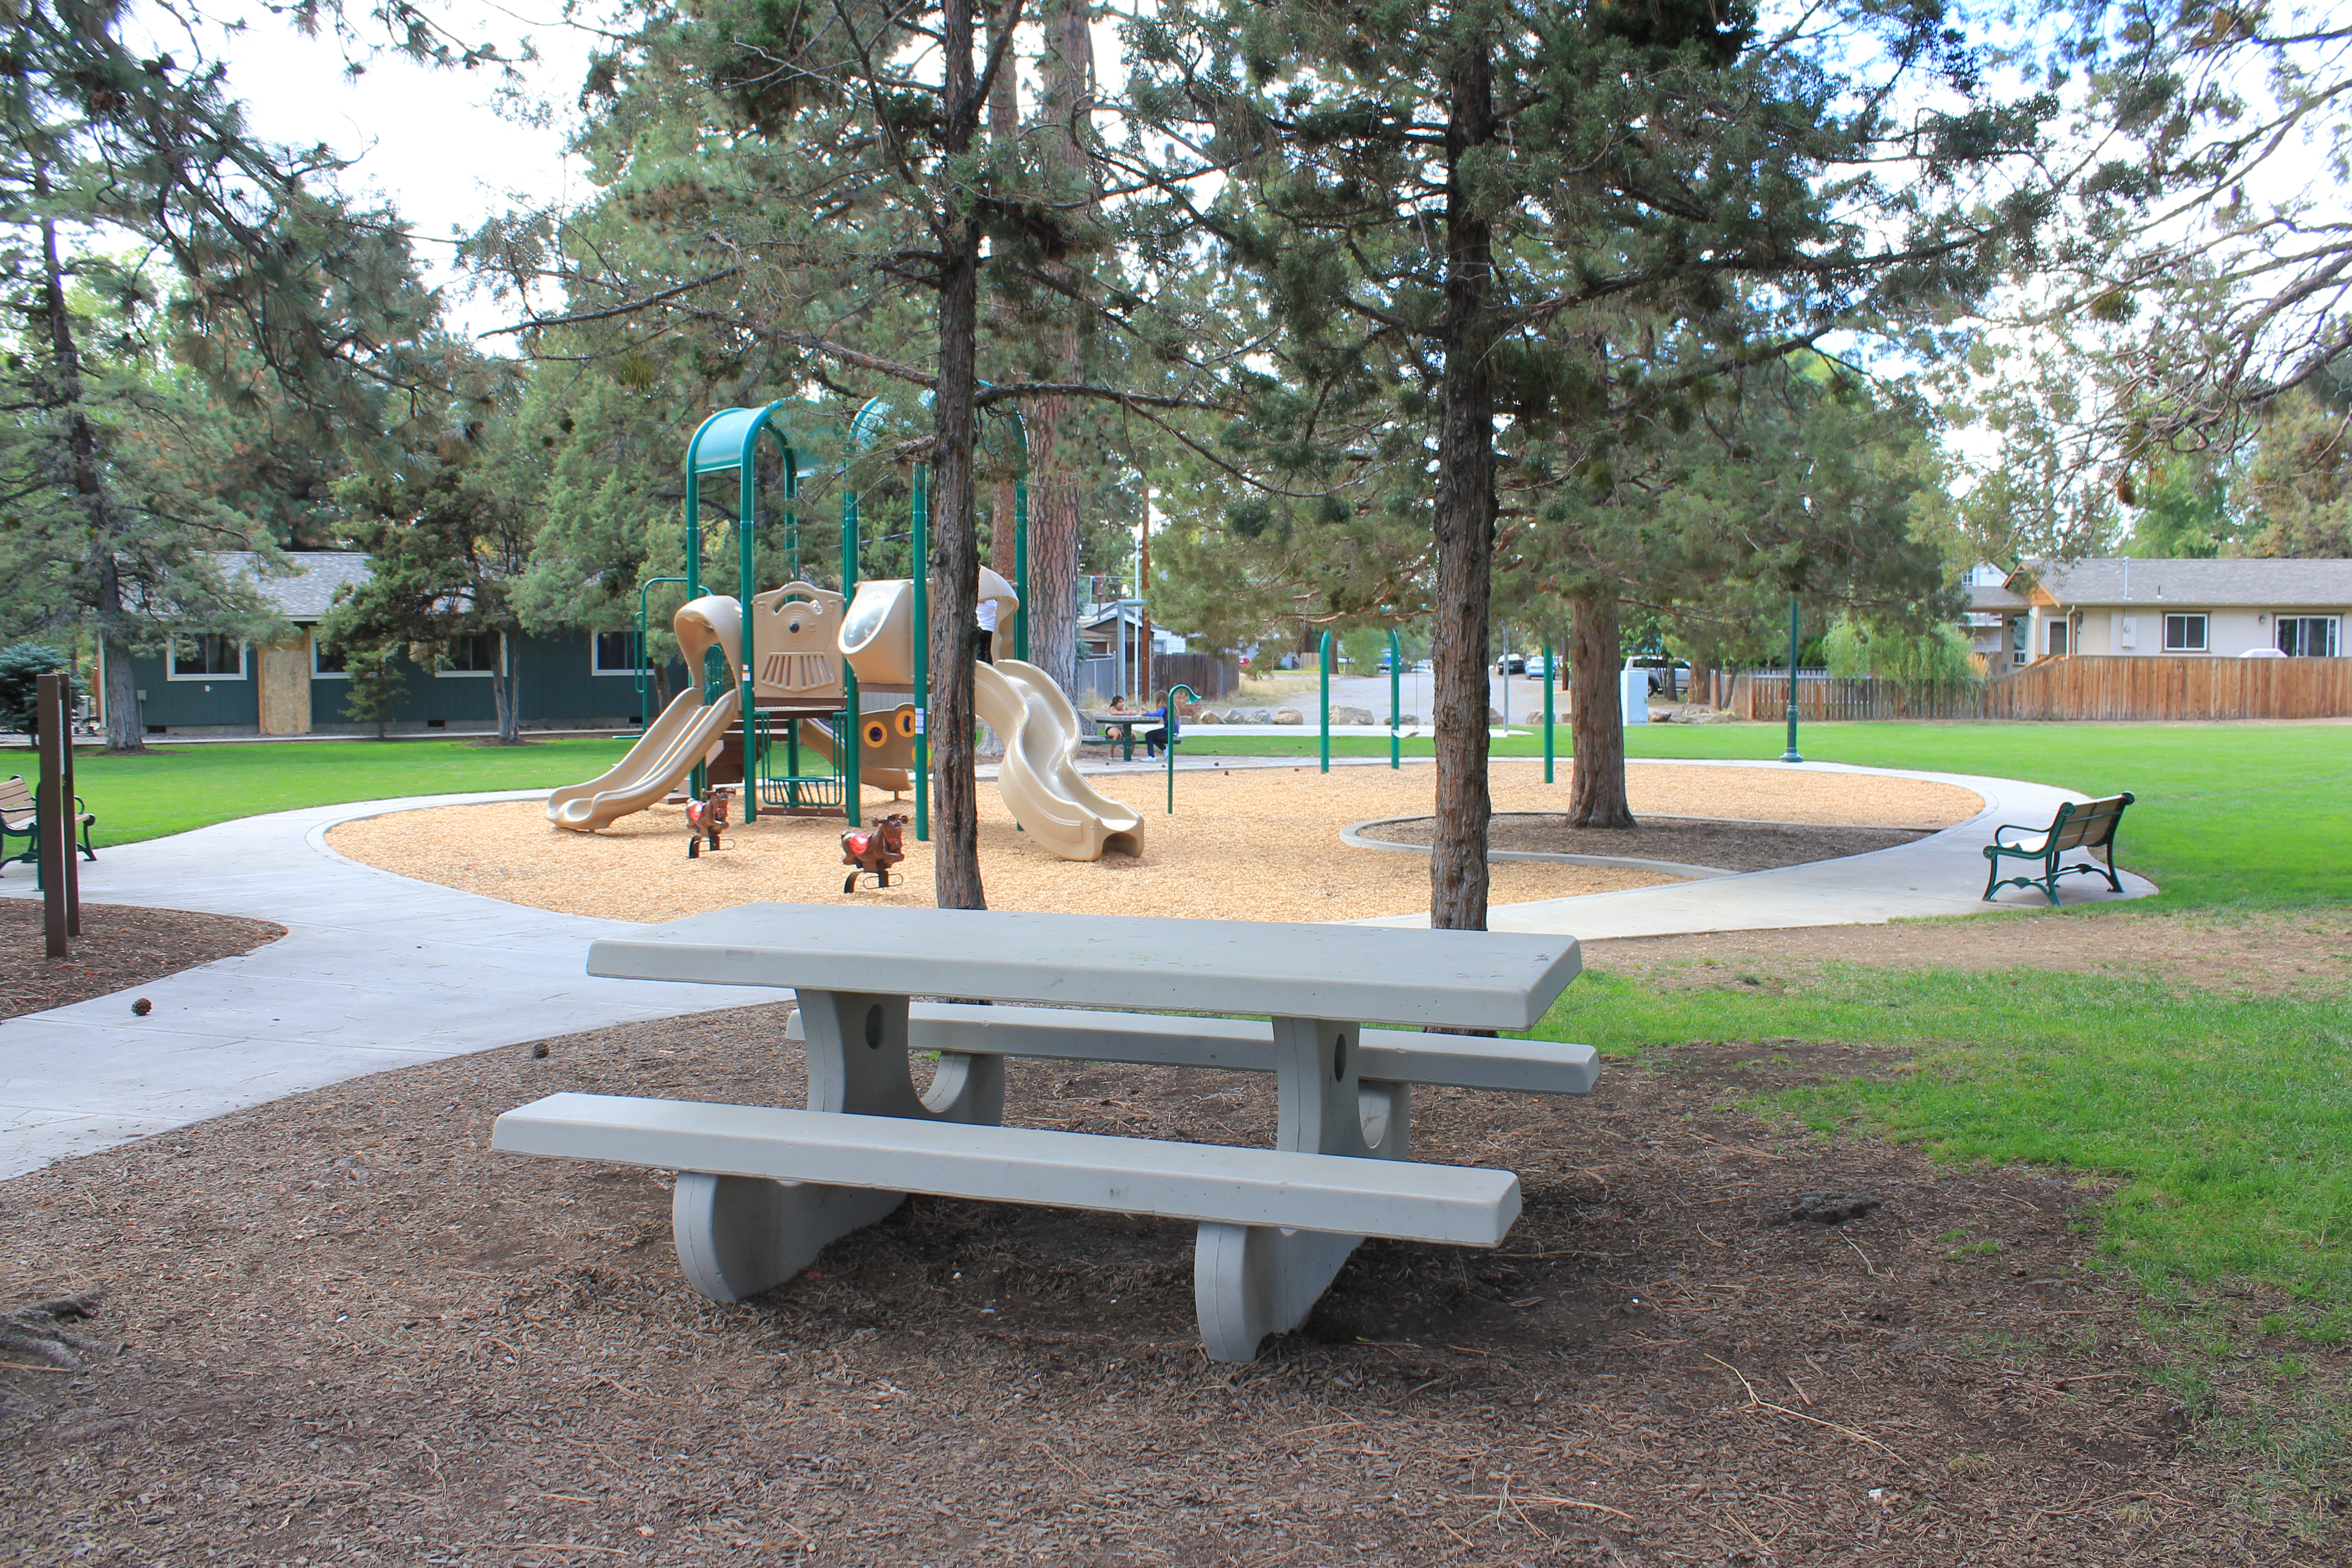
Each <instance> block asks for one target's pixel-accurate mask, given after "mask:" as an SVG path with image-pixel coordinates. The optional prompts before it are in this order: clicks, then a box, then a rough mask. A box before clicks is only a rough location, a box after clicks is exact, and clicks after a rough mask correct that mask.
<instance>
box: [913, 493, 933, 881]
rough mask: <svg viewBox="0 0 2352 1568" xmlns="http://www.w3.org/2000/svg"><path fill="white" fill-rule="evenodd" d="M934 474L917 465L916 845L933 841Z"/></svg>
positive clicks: (915, 632) (915, 574) (915, 571)
mask: <svg viewBox="0 0 2352 1568" xmlns="http://www.w3.org/2000/svg"><path fill="white" fill-rule="evenodd" d="M930 489H931V470H930V466H929V464H926V463H917V464H916V465H915V529H914V532H915V565H914V584H913V587H914V595H915V631H914V636H915V842H916V843H918V844H928V843H929V842H930V837H931V741H930V735H929V723H930V706H931V595H930V577H931V562H930V553H931V542H930V535H931V495H930Z"/></svg>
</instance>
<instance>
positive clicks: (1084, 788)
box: [971, 658, 1143, 860]
mask: <svg viewBox="0 0 2352 1568" xmlns="http://www.w3.org/2000/svg"><path fill="white" fill-rule="evenodd" d="M971 673H972V696H973V699H974V704H973V705H974V706H975V707H977V708H978V709H979V710H980V717H981V721H982V723H984V724H986V725H987V726H988V727H989V728H990V729H992V730H993V731H996V732H997V733H998V734H999V735H1001V736H1003V739H1004V761H1003V763H1002V764H1000V765H999V767H998V768H997V771H996V787H997V791H998V793H1000V794H1001V795H1003V796H1004V805H1005V806H1006V808H1007V809H1008V810H1010V811H1011V812H1012V813H1013V820H1014V821H1015V822H1018V823H1019V824H1020V825H1021V826H1022V829H1023V831H1024V832H1025V833H1027V834H1028V836H1029V837H1030V839H1031V840H1032V841H1033V842H1034V843H1036V844H1038V845H1041V846H1043V847H1045V848H1047V849H1050V850H1052V851H1053V852H1054V853H1055V854H1056V855H1059V856H1060V857H1061V858H1063V859H1065V860H1099V859H1101V858H1102V854H1103V851H1104V850H1105V849H1118V850H1122V851H1124V852H1125V853H1127V854H1129V855H1140V854H1142V853H1143V818H1142V817H1141V816H1138V815H1137V814H1136V813H1135V811H1134V810H1132V809H1131V808H1130V807H1129V806H1128V805H1125V804H1124V803H1122V802H1119V801H1116V800H1113V799H1111V798H1110V796H1108V795H1104V794H1102V793H1101V792H1100V791H1098V790H1097V789H1096V788H1095V787H1094V786H1093V785H1092V784H1088V783H1087V781H1086V780H1085V779H1084V778H1082V777H1080V776H1079V774H1078V770H1077V766H1076V763H1075V761H1074V760H1073V759H1074V757H1075V755H1076V751H1077V746H1078V737H1079V735H1080V733H1081V732H1082V731H1081V727H1080V724H1079V721H1078V714H1077V710H1076V709H1075V708H1072V707H1071V706H1070V700H1069V699H1068V698H1067V697H1065V696H1063V695H1062V689H1061V688H1060V687H1059V686H1056V685H1055V684H1054V678H1053V677H1052V676H1050V675H1047V674H1046V673H1045V671H1044V670H1042V669H1040V668H1037V667H1036V666H1035V665H1034V664H1024V663H1022V662H1021V661H1020V660H1019V659H1017V658H1003V659H999V660H997V661H996V662H995V663H994V664H975V665H973V666H972V671H971Z"/></svg>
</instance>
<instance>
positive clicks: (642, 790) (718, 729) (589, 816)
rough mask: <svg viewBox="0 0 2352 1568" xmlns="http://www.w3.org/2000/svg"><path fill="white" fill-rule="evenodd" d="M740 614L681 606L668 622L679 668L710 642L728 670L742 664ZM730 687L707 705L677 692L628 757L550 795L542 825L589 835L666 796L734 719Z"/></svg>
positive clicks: (721, 600) (725, 608) (713, 605)
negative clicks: (738, 634)
mask: <svg viewBox="0 0 2352 1568" xmlns="http://www.w3.org/2000/svg"><path fill="white" fill-rule="evenodd" d="M741 616H742V612H741V610H740V607H739V606H738V605H736V603H735V601H734V600H733V599H731V598H730V597H728V596H727V595H723V594H713V595H705V596H704V597H702V598H699V599H694V600H690V601H688V603H687V604H685V605H681V606H680V607H679V609H678V612H677V617H676V618H675V619H674V620H673V621H672V623H671V625H672V626H674V627H675V628H676V630H677V644H678V650H679V652H681V653H683V654H684V655H685V656H686V668H688V669H689V670H699V669H700V668H702V656H703V654H704V653H705V652H706V651H707V650H708V649H709V648H710V647H712V646H713V645H714V644H715V645H717V646H718V647H720V648H723V649H724V650H725V651H726V654H727V668H728V670H729V672H730V674H733V673H736V672H738V671H739V670H740V668H741V662H742V661H741V660H740V658H738V657H737V656H736V648H737V647H738V646H739V645H738V642H737V637H736V632H737V629H738V627H739V626H740V625H741ZM734 690H735V688H734V687H732V686H730V687H729V689H728V692H727V693H726V694H725V695H722V696H721V697H720V698H719V700H717V701H715V702H712V703H710V704H709V705H708V706H705V705H704V703H703V700H702V693H701V691H700V690H699V689H698V688H696V687H693V686H689V687H688V689H686V690H684V691H681V692H679V693H678V694H677V697H676V698H674V699H672V700H671V701H670V705H669V706H668V707H667V708H665V709H663V710H662V714H661V717H660V718H658V719H656V720H655V721H653V723H652V724H651V725H649V726H647V727H646V732H645V733H644V734H643V735H641V736H639V737H638V738H637V743H636V744H635V745H634V746H631V747H630V748H629V754H628V755H627V756H625V757H623V758H622V759H621V760H620V761H619V762H618V763H614V765H613V766H612V767H611V768H609V769H607V770H606V771H605V772H604V773H602V774H600V775H598V776H597V777H595V778H593V779H590V780H589V781H588V782H587V783H586V784H572V785H568V786H567V787H565V788H562V789H559V790H556V791H554V792H553V793H551V794H550V795H548V797H547V820H548V821H550V822H552V823H554V824H555V825H556V826H559V827H570V828H573V829H576V830H577V831H579V832H582V833H593V832H594V831H595V830H596V829H597V828H600V827H603V826H605V825H606V824H608V823H611V822H613V821H614V820H615V819H617V818H620V817H624V816H628V815H629V814H630V813H631V812H636V811H643V810H645V808H646V807H647V806H649V805H653V804H654V803H655V802H656V801H658V800H660V799H661V798H662V797H663V796H665V795H668V794H669V792H670V791H671V790H673V789H676V788H677V785H678V784H679V783H680V782H681V781H682V780H684V779H685V777H686V775H687V774H688V773H692V772H693V771H694V764H695V763H698V762H701V761H702V760H703V759H704V758H705V757H706V756H708V755H709V752H710V750H711V748H712V747H714V746H716V745H718V743H719V739H720V738H721V737H722V736H724V735H725V734H726V733H727V728H728V726H729V725H730V724H732V723H733V722H734V721H735V717H736V710H738V709H739V708H740V706H741V704H740V703H739V702H737V701H736V700H734V696H733V693H734Z"/></svg>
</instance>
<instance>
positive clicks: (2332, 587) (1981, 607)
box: [1969, 556, 2352, 674]
mask: <svg viewBox="0 0 2352 1568" xmlns="http://www.w3.org/2000/svg"><path fill="white" fill-rule="evenodd" d="M1969 596H1970V601H1971V609H1972V611H1981V612H1982V613H1987V614H1989V615H1990V616H1997V617H1998V618H1999V620H2000V631H1999V633H1998V639H1999V640H1998V646H1999V647H2000V657H1999V658H1996V659H1995V660H1994V661H1993V663H1992V665H1991V669H1992V672H1993V673H1994V674H1999V673H2000V672H2001V671H2002V670H2003V669H2006V668H2016V667H2017V666H2020V665H2024V664H2030V663H2032V662H2034V661H2035V660H2037V659H2043V658H2063V657H2064V656H2066V655H2068V654H2115V655H2125V656H2142V657H2147V656H2155V657H2170V658H2182V657H2199V656H2203V657H2210V658H2239V657H2241V656H2242V655H2245V654H2249V653H2254V654H2259V655H2268V654H2283V655H2284V656H2286V657H2287V658H2343V657H2344V656H2345V654H2346V651H2347V649H2346V645H2345V641H2344V623H2345V618H2346V616H2352V561H2279V560H2262V559H2252V558H2249V559H2240V560H2227V561H2170V560H2151V559H2141V558H2134V557H2130V556H2117V557H2112V558H2107V559H2099V560H2089V561H2075V562H2035V563H2030V564H2028V565H2025V566H2021V567H2019V568H2018V569H2017V570H2016V571H2014V572H2011V574H2009V575H2008V578H2007V580H2006V581H2005V582H2004V583H2003V584H2001V585H2000V588H1999V589H1990V588H1989V587H1985V586H1979V585H1976V584H1971V585H1970V588H1969ZM2012 599H2013V600H2014V601H2016V602H2015V603H2014V604H2011V603H2010V602H2009V601H2010V600H2012ZM1973 619H1974V616H1971V621H1972V623H1973ZM1972 629H1973V627H1972Z"/></svg>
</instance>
